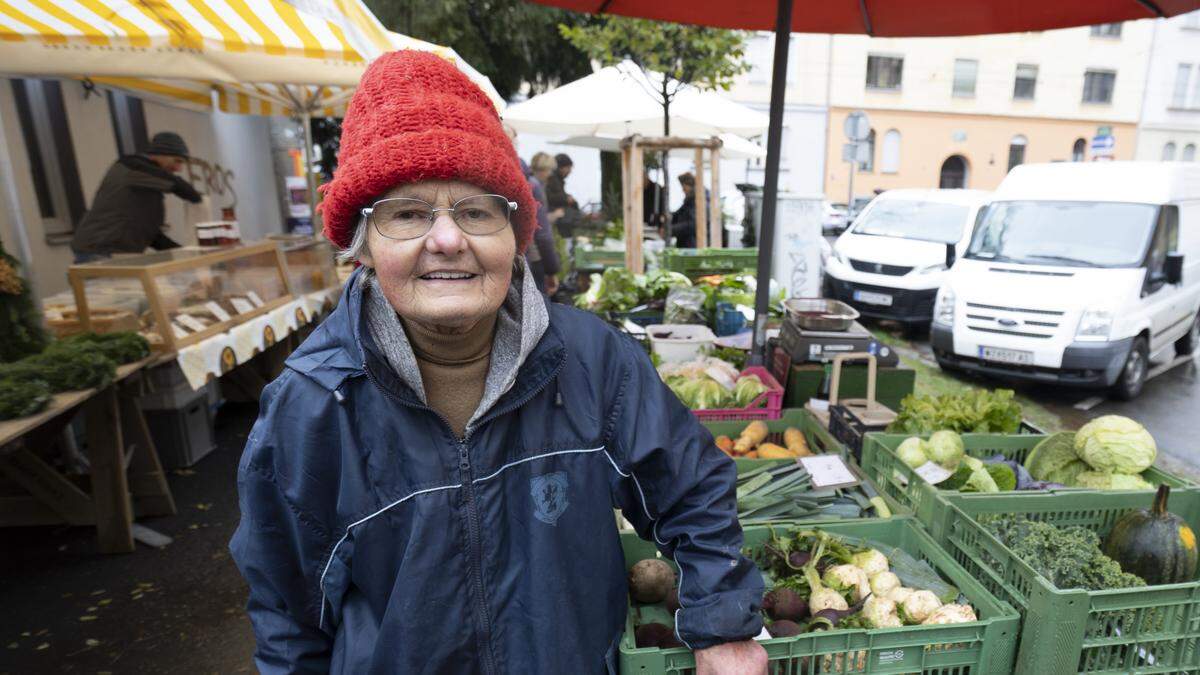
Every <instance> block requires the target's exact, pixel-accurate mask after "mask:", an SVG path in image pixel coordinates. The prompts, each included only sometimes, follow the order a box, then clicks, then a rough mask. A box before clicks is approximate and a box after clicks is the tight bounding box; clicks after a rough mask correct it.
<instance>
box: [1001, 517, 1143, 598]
mask: <svg viewBox="0 0 1200 675" xmlns="http://www.w3.org/2000/svg"><path fill="white" fill-rule="evenodd" d="M984 526H985V527H986V528H987V529H988V531H990V532H991V533H992V534H994V535H995V536H996V537H997V538H998V539H999V540H1000V541H1001V543H1003V544H1004V545H1005V546H1008V547H1009V548H1010V549H1012V551H1013V553H1014V554H1016V555H1017V557H1019V558H1021V559H1022V560H1024V561H1025V562H1027V563H1029V566H1030V567H1032V568H1033V569H1034V570H1036V571H1037V572H1038V574H1041V575H1042V576H1044V577H1046V579H1047V580H1049V581H1050V582H1051V583H1053V584H1054V585H1055V586H1057V587H1058V588H1084V589H1087V590H1092V591H1102V590H1106V589H1110V588H1133V587H1137V586H1145V585H1146V582H1145V581H1144V580H1143V579H1141V578H1140V577H1137V576H1134V575H1132V574H1127V573H1126V572H1124V571H1122V570H1121V566H1120V565H1119V564H1117V562H1116V561H1114V560H1113V559H1112V558H1109V557H1108V556H1106V555H1104V553H1103V552H1101V550H1100V538H1099V537H1098V536H1097V535H1096V533H1095V532H1092V531H1091V530H1088V529H1086V528H1083V527H1079V526H1071V527H1058V526H1055V525H1051V524H1050V523H1045V522H1040V521H1033V520H1029V519H1028V518H1026V517H1025V516H1000V517H997V518H993V519H991V520H988V521H986V523H985V524H984Z"/></svg>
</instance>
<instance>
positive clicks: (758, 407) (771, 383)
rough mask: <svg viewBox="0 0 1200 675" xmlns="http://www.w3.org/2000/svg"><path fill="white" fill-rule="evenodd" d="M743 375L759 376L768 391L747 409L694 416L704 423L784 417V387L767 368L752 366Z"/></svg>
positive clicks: (717, 409) (718, 409) (718, 411)
mask: <svg viewBox="0 0 1200 675" xmlns="http://www.w3.org/2000/svg"><path fill="white" fill-rule="evenodd" d="M741 374H742V375H757V376H758V379H760V380H762V383H763V384H765V385H767V390H766V391H765V392H763V393H762V394H760V395H759V396H758V398H756V399H754V400H753V401H751V402H750V405H748V406H746V407H745V408H716V409H713V410H693V411H692V414H693V415H695V416H696V419H699V420H700V421H702V422H729V421H733V422H738V421H741V420H777V419H779V418H780V417H782V416H783V387H782V386H780V384H779V380H776V379H775V378H774V377H773V376H772V375H771V373H770V372H769V371H767V369H766V368H762V367H760V366H750V367H749V368H747V369H745V370H743V371H742V373H741Z"/></svg>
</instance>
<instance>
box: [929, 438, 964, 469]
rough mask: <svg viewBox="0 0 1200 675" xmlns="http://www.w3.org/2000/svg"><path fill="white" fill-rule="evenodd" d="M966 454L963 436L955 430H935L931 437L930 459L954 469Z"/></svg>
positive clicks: (944, 466)
mask: <svg viewBox="0 0 1200 675" xmlns="http://www.w3.org/2000/svg"><path fill="white" fill-rule="evenodd" d="M964 455H966V448H965V447H964V446H963V440H962V436H959V435H958V434H956V433H954V432H953V431H935V432H933V435H932V436H930V437H929V459H930V460H932V461H934V462H937V463H938V464H940V465H941V466H942V467H943V468H945V469H947V470H950V471H953V470H954V469H956V468H957V467H958V463H959V462H961V461H962V458H963V456H964Z"/></svg>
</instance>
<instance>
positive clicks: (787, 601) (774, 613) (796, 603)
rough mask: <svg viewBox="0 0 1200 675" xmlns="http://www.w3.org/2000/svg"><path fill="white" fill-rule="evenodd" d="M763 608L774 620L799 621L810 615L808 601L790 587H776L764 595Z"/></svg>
mask: <svg viewBox="0 0 1200 675" xmlns="http://www.w3.org/2000/svg"><path fill="white" fill-rule="evenodd" d="M763 610H765V611H766V613H767V616H769V617H771V619H772V620H774V621H798V620H800V619H803V618H804V617H806V616H808V603H807V602H806V601H805V600H804V598H802V597H800V595H799V594H798V593H796V591H793V590H792V589H790V588H776V589H775V590H773V591H771V592H770V593H767V594H766V595H765V596H763Z"/></svg>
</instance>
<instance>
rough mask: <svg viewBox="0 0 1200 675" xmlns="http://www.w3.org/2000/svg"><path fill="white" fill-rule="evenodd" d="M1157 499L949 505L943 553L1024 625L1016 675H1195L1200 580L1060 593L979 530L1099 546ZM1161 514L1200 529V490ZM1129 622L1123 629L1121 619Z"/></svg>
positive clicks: (1046, 496) (1055, 496)
mask: <svg viewBox="0 0 1200 675" xmlns="http://www.w3.org/2000/svg"><path fill="white" fill-rule="evenodd" d="M1153 500H1154V493H1153V492H1149V491H1140V492H1134V491H1129V492H1072V493H1061V492H1060V493H1025V494H1013V493H1010V494H1007V495H996V496H980V497H974V498H971V499H966V498H964V497H951V498H950V499H949V500H948V501H949V503H950V504H951V508H949V509H947V510H946V511H945V512H944V514H943V518H944V521H945V522H943V524H942V527H941V529H942V532H943V533H944V534H943V536H942V537H941V538H940V543H941V544H942V545H943V546H944V547H945V548H946V550H947V551H949V552H950V554H951V555H952V556H953V557H954V559H955V560H956V561H957V562H958V563H959V564H960V565H962V566H963V567H964V568H966V570H967V572H969V573H970V574H971V576H973V577H974V578H976V579H978V580H979V581H980V582H982V583H983V585H984V586H986V587H987V588H988V590H990V591H992V592H993V593H995V594H996V596H997V597H999V598H1000V599H1002V600H1004V601H1006V602H1008V603H1009V604H1011V605H1013V606H1014V607H1016V608H1017V609H1018V610H1019V611H1020V612H1021V615H1022V618H1023V621H1024V623H1023V626H1022V629H1021V636H1020V645H1019V647H1018V652H1017V662H1016V665H1017V670H1016V672H1018V673H1029V674H1030V675H1035V674H1036V675H1043V674H1045V675H1057V674H1059V673H1106V674H1111V675H1117V674H1118V673H1120V674H1122V675H1124V674H1126V673H1137V674H1143V673H1195V672H1200V644H1198V641H1200V580H1193V581H1190V582H1187V583H1181V584H1166V585H1161V586H1147V587H1143V588H1128V589H1120V590H1108V591H1086V590H1082V589H1069V590H1062V589H1058V588H1056V587H1055V586H1053V585H1052V584H1051V583H1050V582H1049V581H1047V580H1046V579H1045V578H1043V577H1042V576H1041V575H1040V574H1038V573H1037V572H1035V571H1034V570H1033V569H1032V568H1031V567H1030V566H1029V565H1027V564H1026V563H1025V562H1024V561H1023V560H1021V559H1019V558H1017V557H1016V556H1015V555H1013V553H1012V551H1011V550H1010V549H1009V548H1008V547H1006V546H1004V545H1003V544H1001V543H1000V541H999V540H997V539H996V538H995V537H993V536H992V535H991V534H990V533H989V532H987V531H986V530H985V529H984V528H983V526H982V525H981V524H980V523H981V522H986V521H987V519H989V518H992V517H995V516H999V515H1006V514H1024V515H1026V516H1027V517H1029V518H1030V519H1033V520H1041V521H1045V522H1049V523H1052V524H1054V525H1059V526H1070V525H1080V526H1083V527H1086V528H1088V529H1089V530H1092V531H1094V532H1096V533H1097V534H1099V535H1100V536H1101V537H1102V538H1103V537H1104V536H1106V535H1107V534H1108V532H1109V531H1110V530H1111V529H1112V526H1113V524H1114V523H1115V522H1116V520H1117V519H1118V518H1120V517H1121V516H1123V515H1124V514H1125V513H1127V512H1129V511H1130V510H1132V509H1136V508H1149V507H1150V505H1151V502H1152V501H1153ZM1168 508H1169V509H1170V510H1171V512H1172V513H1175V514H1177V515H1179V516H1180V517H1182V518H1184V519H1185V520H1186V521H1187V522H1188V524H1189V525H1191V527H1192V529H1197V528H1200V490H1197V489H1190V488H1183V489H1179V490H1172V491H1171V499H1170V502H1169V504H1168ZM1129 616H1133V617H1135V618H1134V620H1133V621H1128V620H1126V619H1125V617H1129Z"/></svg>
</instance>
